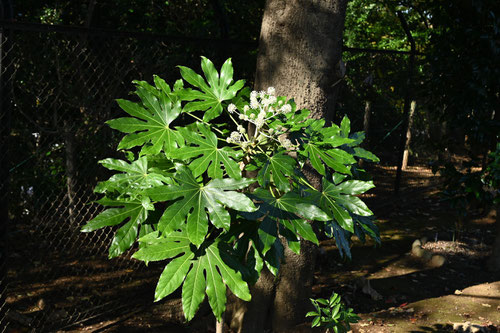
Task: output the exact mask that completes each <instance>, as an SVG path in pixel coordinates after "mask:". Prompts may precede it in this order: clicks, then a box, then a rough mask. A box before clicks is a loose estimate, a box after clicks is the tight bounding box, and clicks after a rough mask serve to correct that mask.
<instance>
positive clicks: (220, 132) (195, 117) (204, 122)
mask: <svg viewBox="0 0 500 333" xmlns="http://www.w3.org/2000/svg"><path fill="white" fill-rule="evenodd" d="M185 113H187V114H188V115H190V116H191V117H193V118H194V119H196V120H198V121H199V122H201V123H203V124H205V125H208V126H210V129H212V128H213V129H214V130H216V131H217V132H219V134H222V135H224V133H223V132H222V131H221V130H220V129H218V128H215V127H214V126H212V125H211V124H209V123H207V122H206V121H204V120H203V119H201V118H199V117H198V116H195V115H194V114H192V113H191V112H185Z"/></svg>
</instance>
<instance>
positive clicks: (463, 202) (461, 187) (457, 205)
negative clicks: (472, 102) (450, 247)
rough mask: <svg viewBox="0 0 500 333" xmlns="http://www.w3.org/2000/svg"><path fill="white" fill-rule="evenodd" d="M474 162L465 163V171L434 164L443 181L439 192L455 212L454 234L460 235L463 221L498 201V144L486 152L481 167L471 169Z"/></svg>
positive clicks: (499, 162) (499, 146)
mask: <svg viewBox="0 0 500 333" xmlns="http://www.w3.org/2000/svg"><path fill="white" fill-rule="evenodd" d="M474 166H475V167H476V168H477V166H476V165H474V164H473V163H468V164H467V165H466V167H467V168H466V170H465V171H461V170H458V169H457V168H456V167H455V166H454V165H453V164H452V163H446V164H445V165H444V166H443V167H440V166H439V165H435V166H434V167H433V168H434V172H435V173H436V172H439V173H440V175H441V176H442V177H443V178H444V180H445V187H444V189H443V190H442V191H441V197H442V198H443V201H446V202H448V204H449V205H450V207H451V208H452V209H454V210H455V212H456V213H457V222H456V224H455V234H456V235H460V233H461V232H463V231H464V230H463V229H464V228H465V221H466V220H467V219H468V218H470V217H471V216H472V214H473V212H474V211H478V210H480V211H482V213H483V214H484V213H487V212H488V211H489V210H490V209H491V207H493V206H495V205H498V204H499V202H500V195H499V191H500V190H499V187H500V143H498V144H497V147H496V150H495V151H493V152H491V153H490V154H489V155H488V160H487V164H486V168H484V170H477V171H472V168H473V167H474Z"/></svg>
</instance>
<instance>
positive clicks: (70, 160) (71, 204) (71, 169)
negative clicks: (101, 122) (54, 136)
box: [64, 120, 76, 225]
mask: <svg viewBox="0 0 500 333" xmlns="http://www.w3.org/2000/svg"><path fill="white" fill-rule="evenodd" d="M74 140H75V139H74V133H72V128H71V125H70V124H69V121H67V120H65V121H64V149H65V152H66V196H67V197H68V216H69V222H70V224H71V225H73V224H74V223H75V182H76V179H75V178H76V177H75V173H76V169H75V142H74Z"/></svg>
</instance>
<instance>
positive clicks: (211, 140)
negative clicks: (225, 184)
mask: <svg viewBox="0 0 500 333" xmlns="http://www.w3.org/2000/svg"><path fill="white" fill-rule="evenodd" d="M196 126H197V128H198V130H199V131H200V133H201V134H202V135H203V136H201V135H200V134H198V133H196V132H193V131H191V130H189V129H187V128H181V129H180V130H179V131H180V133H181V134H182V136H183V137H184V139H186V141H187V142H188V143H190V144H193V145H195V146H191V145H189V146H185V147H182V148H179V149H176V150H175V151H174V152H173V153H172V154H171V156H172V157H173V158H177V159H183V160H186V159H190V158H195V159H194V160H193V161H191V163H189V168H190V169H191V171H192V172H193V175H194V176H195V177H198V176H199V175H201V174H203V173H204V172H205V171H208V176H209V177H210V178H222V177H223V176H224V172H223V169H222V167H221V164H223V165H224V170H225V171H226V173H227V175H228V176H229V177H231V178H235V179H239V178H241V170H240V166H239V165H238V163H237V162H236V161H237V160H238V159H239V158H240V155H241V153H240V152H236V151H234V150H232V149H231V148H229V147H222V148H221V147H218V140H217V135H215V133H213V132H212V131H210V129H209V128H208V127H207V126H206V125H204V124H201V123H196ZM200 155H201V156H200Z"/></svg>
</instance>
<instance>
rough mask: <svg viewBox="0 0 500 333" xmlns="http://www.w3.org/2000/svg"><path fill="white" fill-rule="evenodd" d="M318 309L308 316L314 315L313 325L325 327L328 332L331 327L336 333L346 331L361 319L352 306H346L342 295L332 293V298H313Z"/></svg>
mask: <svg viewBox="0 0 500 333" xmlns="http://www.w3.org/2000/svg"><path fill="white" fill-rule="evenodd" d="M311 303H312V304H313V306H314V308H315V309H316V311H311V312H308V313H307V314H306V317H314V319H313V321H312V327H325V328H326V332H330V329H331V330H333V332H335V333H345V332H347V331H349V330H350V329H351V325H350V324H353V323H357V322H358V320H359V319H360V318H359V317H358V316H357V315H356V314H355V313H354V312H353V309H351V308H346V306H345V305H344V303H342V301H341V299H340V295H339V294H336V293H332V296H331V297H330V299H328V300H327V299H324V298H317V299H312V298H311Z"/></svg>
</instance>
